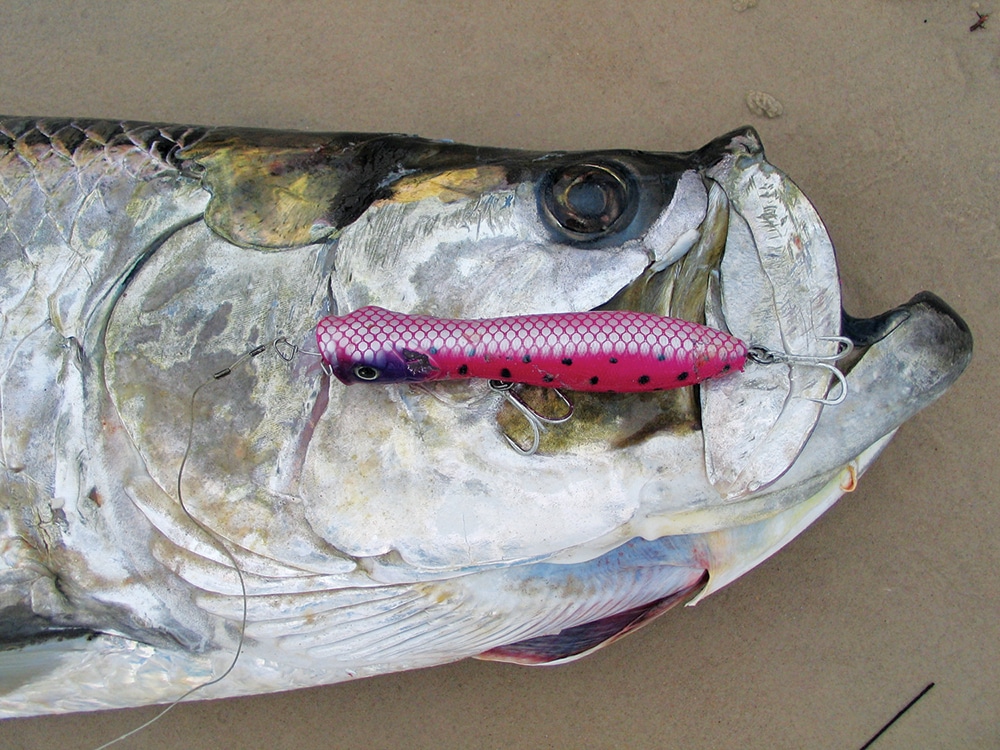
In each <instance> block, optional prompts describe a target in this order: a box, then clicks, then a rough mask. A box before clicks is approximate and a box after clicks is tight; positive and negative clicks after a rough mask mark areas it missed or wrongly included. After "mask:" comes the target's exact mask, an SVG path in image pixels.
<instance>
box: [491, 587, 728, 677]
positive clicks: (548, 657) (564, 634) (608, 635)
mask: <svg viewBox="0 0 1000 750" xmlns="http://www.w3.org/2000/svg"><path fill="white" fill-rule="evenodd" d="M708 578H709V575H708V571H707V570H706V571H705V573H704V574H703V575H702V577H701V578H700V579H698V581H696V582H695V583H693V584H691V585H690V586H686V587H685V588H683V589H681V590H679V591H676V592H674V593H673V594H670V595H669V596H665V597H662V598H660V599H657V600H655V601H652V602H649V603H648V604H642V605H640V606H638V607H632V608H631V609H627V610H625V611H624V612H619V613H618V614H614V615H611V616H609V617H602V618H601V619H599V620H594V621H593V622H588V623H584V624H583V625H576V626H574V627H571V628H566V629H565V630H561V631H560V632H558V633H556V634H554V635H543V636H539V637H537V638H529V639H527V640H524V641H518V642H517V643H511V644H508V645H506V646H498V647H497V648H491V649H490V650H489V651H484V652H483V653H482V654H479V656H477V657H475V658H477V659H483V660H485V661H504V662H510V663H512V664H523V665H528V666H540V665H546V666H549V665H553V664H565V663H567V662H570V661H575V660H577V659H580V658H583V657H584V656H587V655H588V654H591V653H593V652H594V651H597V650H598V649H601V648H604V647H605V646H607V645H608V644H610V643H614V642H615V641H617V640H618V639H620V638H624V637H625V636H626V635H628V634H629V633H634V632H635V631H636V630H638V629H639V628H641V627H643V626H644V625H648V624H649V623H650V622H652V621H653V620H655V619H656V618H657V617H659V616H660V615H662V614H663V613H664V612H666V611H667V610H669V609H672V608H673V607H675V606H677V605H678V604H682V603H684V602H687V601H689V600H691V599H692V598H693V597H694V596H696V595H697V594H698V593H699V592H700V591H701V590H702V589H703V588H705V585H706V584H707V583H708Z"/></svg>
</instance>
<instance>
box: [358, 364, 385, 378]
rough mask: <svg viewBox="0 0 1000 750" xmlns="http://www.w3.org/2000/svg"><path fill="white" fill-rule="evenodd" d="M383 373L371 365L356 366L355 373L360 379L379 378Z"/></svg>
mask: <svg viewBox="0 0 1000 750" xmlns="http://www.w3.org/2000/svg"><path fill="white" fill-rule="evenodd" d="M381 374H382V373H380V372H379V371H378V369H377V368H375V367H372V366H371V365H355V366H354V375H355V377H357V379H358V380H378V376H379V375H381Z"/></svg>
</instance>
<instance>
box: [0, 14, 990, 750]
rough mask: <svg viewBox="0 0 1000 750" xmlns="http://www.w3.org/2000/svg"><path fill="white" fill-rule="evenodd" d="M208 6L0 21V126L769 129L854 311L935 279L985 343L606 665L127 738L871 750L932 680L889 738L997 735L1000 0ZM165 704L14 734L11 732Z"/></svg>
mask: <svg viewBox="0 0 1000 750" xmlns="http://www.w3.org/2000/svg"><path fill="white" fill-rule="evenodd" d="M200 5H201V4H195V3H182V2H177V1H172V2H162V3H158V4H151V3H145V2H144V3H133V2H123V3H99V2H94V1H92V0H88V1H86V2H76V3H65V2H63V3H59V2H50V1H46V0H34V1H33V2H30V3H29V2H10V3H6V4H5V8H4V18H3V21H4V23H3V24H2V25H0V70H3V75H2V76H0V110H2V111H5V112H7V113H10V114H26V115H28V114H30V115H74V116H93V117H116V118H131V119H139V120H153V121H174V122H194V123H202V124H231V125H246V126H266V127H279V128H307V129H322V130H352V131H366V130H370V131H398V132H407V133H418V134H421V135H424V136H428V137H434V138H450V139H454V140H457V141H465V142H472V143H477V144H483V145H498V146H512V147H525V148H532V149H578V148H611V147H614V148H619V147H624V148H640V149H652V150H684V149H690V148H695V147H698V146H700V145H701V144H702V143H704V142H706V141H708V140H710V139H711V138H713V137H715V136H717V135H720V134H722V133H724V132H726V131H728V130H731V129H732V128H735V127H737V126H740V125H743V124H746V123H749V124H752V125H754V126H755V127H757V128H758V129H759V131H760V133H761V136H762V138H763V141H764V145H765V148H766V149H767V153H768V156H769V158H770V160H771V161H772V162H773V163H775V164H776V165H778V166H779V167H781V168H782V169H783V170H785V171H786V172H787V173H788V174H789V175H791V176H792V178H793V179H794V180H795V181H796V182H797V183H798V184H799V185H800V186H801V187H802V189H803V190H804V192H805V193H806V195H807V196H809V197H810V199H811V200H812V201H813V202H814V204H815V205H816V207H817V208H818V210H819V212H820V214H821V215H822V216H823V218H824V220H825V222H826V223H827V226H828V228H829V230H830V234H831V236H832V237H833V240H834V243H835V245H836V247H837V250H838V257H839V262H840V265H841V271H842V278H843V288H844V298H845V306H846V307H847V309H848V310H849V311H850V312H852V313H853V314H855V315H869V314H874V313H877V312H881V311H882V310H885V309H888V308H889V307H892V306H893V305H895V304H898V303H901V302H904V301H905V300H907V299H909V298H910V297H911V296H912V295H914V294H915V293H917V292H919V291H921V290H924V289H929V290H932V291H934V292H935V293H937V294H938V295H940V296H941V297H942V298H944V299H945V300H947V301H948V302H949V303H950V304H952V306H954V307H955V308H956V309H957V310H958V312H959V313H961V314H962V315H963V316H964V317H965V319H966V320H967V321H968V323H969V324H970V326H971V327H972V330H973V333H974V335H975V337H976V345H977V350H976V354H975V358H974V361H973V363H972V365H971V366H970V368H969V369H968V371H967V372H966V374H965V375H964V376H963V377H962V379H961V380H960V381H959V382H958V384H957V385H956V386H955V387H954V388H953V389H952V390H951V391H949V392H948V393H947V394H946V395H945V396H944V398H942V399H941V400H940V401H939V402H938V403H936V404H935V405H934V406H932V407H931V408H930V409H928V410H927V411H925V412H923V413H921V414H920V415H919V416H918V417H916V418H915V419H913V420H912V421H911V422H909V423H907V424H906V425H905V426H904V427H903V429H902V430H901V431H900V433H899V435H898V437H897V438H896V440H895V441H894V442H893V443H892V445H890V447H889V448H888V450H887V451H886V452H885V454H884V455H883V456H882V458H881V460H880V461H879V462H878V463H877V464H876V465H875V467H874V468H873V469H872V470H871V471H870V472H869V473H868V474H867V475H866V476H865V477H864V478H863V479H862V481H861V483H860V487H859V488H858V490H857V491H855V492H854V493H853V494H850V495H847V496H845V497H844V499H843V500H841V502H840V503H839V504H838V505H837V506H836V507H835V508H834V509H833V510H831V511H830V512H829V513H828V514H827V515H826V516H825V517H824V518H822V519H821V520H820V521H819V522H817V523H816V524H815V525H814V526H813V527H812V528H810V529H809V530H808V531H807V532H806V533H804V534H803V535H802V536H801V537H800V538H799V539H797V540H796V541H795V542H793V543H792V544H791V545H790V546H789V547H788V548H787V549H785V550H784V551H782V552H781V553H780V554H778V555H777V556H775V557H774V558H772V559H770V560H769V561H767V562H766V563H765V564H763V565H761V566H760V567H759V568H757V569H756V570H754V571H753V572H752V573H750V574H748V575H747V576H745V577H744V578H742V579H741V580H739V581H738V582H737V583H735V584H733V585H732V586H730V587H729V588H726V589H724V590H723V591H721V592H720V593H718V594H716V595H714V596H712V597H711V598H709V599H708V600H706V601H705V602H703V603H702V604H700V605H698V606H697V607H694V608H687V609H684V610H680V611H674V612H671V613H670V614H669V615H668V616H666V617H664V618H662V619H661V620H660V621H658V622H657V623H655V624H654V625H652V626H650V627H648V628H646V629H645V630H643V631H642V632H640V633H638V634H636V635H634V636H631V637H629V638H627V639H625V640H624V641H621V642H620V643H617V644H615V645H613V646H612V647H610V648H608V649H606V650H604V651H602V652H600V653H598V654H596V655H594V656H593V657H591V658H588V659H585V660H583V661H580V662H577V663H575V664H571V665H568V666H565V667H561V668H551V669H527V668H520V667H514V666H508V665H499V664H493V663H482V662H475V661H466V662H462V663H458V664H454V665H450V666H445V667H439V668H435V669H429V670H422V671H418V672H411V673H405V674H399V675H392V676H387V677H380V678H375V679H370V680H363V681H358V682H356V683H351V684H342V685H336V686H331V687H325V688H316V689H311V690H303V691H297V692H291V693H285V694H279V695H271V696H263V697H255V698H246V699H239V700H227V701H215V702H201V703H192V704H186V705H182V706H180V707H178V708H177V709H176V710H174V711H173V712H172V713H171V714H170V715H169V716H168V717H166V718H165V719H163V720H162V721H161V722H160V723H158V724H157V725H155V726H154V727H152V728H151V729H149V730H147V731H145V732H144V733H143V734H141V735H139V736H137V737H135V738H132V739H131V740H129V741H127V742H125V743H122V744H121V747H132V748H151V749H153V748H217V747H234V748H254V747H267V748H270V749H273V750H279V749H281V748H296V750H308V749H310V748H324V749H325V748H340V747H344V748H347V747H351V748H358V747H362V748H390V747H407V748H441V747H462V748H465V747H476V748H564V747H574V748H610V747H629V748H667V747H678V748H683V747H697V748H736V747H739V748H747V749H750V748H775V747H796V748H798V747H802V748H857V747H860V746H861V745H862V744H864V742H865V741H866V740H867V739H868V738H869V737H871V736H872V735H873V734H874V733H875V732H876V731H877V730H878V729H879V727H881V726H882V725H883V724H884V723H885V722H886V721H888V720H889V719H890V718H891V717H892V716H893V715H894V714H895V713H896V712H897V711H898V710H899V709H900V708H902V707H903V706H904V705H906V703H907V702H908V701H909V700H910V699H911V698H912V697H914V696H915V695H917V694H918V693H919V692H920V690H921V689H922V688H924V686H925V685H927V684H928V683H930V682H934V683H936V686H935V688H934V689H933V690H931V691H930V692H929V693H928V694H927V695H925V696H924V697H923V699H922V700H921V701H920V702H918V703H917V704H916V705H915V706H914V707H913V708H912V709H911V710H910V711H909V712H907V713H906V714H905V715H904V716H903V717H902V718H901V719H900V721H899V722H897V724H896V725H895V726H894V727H893V728H892V729H891V730H890V731H888V732H887V733H886V734H885V735H883V736H882V737H881V738H880V739H879V740H878V741H877V743H876V744H875V745H874V746H873V747H875V748H877V750H891V749H892V748H915V747H940V748H978V747H997V746H1000V646H998V644H1000V597H998V596H997V588H998V587H997V583H996V577H995V576H996V571H997V570H998V569H1000V541H998V540H1000V497H998V495H1000V490H998V487H1000V461H998V460H997V454H998V447H1000V441H998V425H1000V413H998V412H1000V387H998V386H1000V361H998V356H997V355H998V347H997V341H998V340H1000V330H998V329H1000V323H998V318H1000V316H998V314H997V299H998V296H1000V273H998V270H997V269H998V264H1000V231H998V229H1000V228H998V203H1000V138H998V132H1000V106H998V102H1000V6H996V7H995V8H994V7H990V4H989V3H983V4H982V5H983V7H982V8H980V11H981V12H988V11H990V10H997V16H996V17H995V19H991V20H990V21H988V22H987V23H986V24H985V27H984V28H982V29H979V30H976V31H974V32H970V31H969V27H970V25H971V24H972V23H973V22H974V21H975V20H976V14H975V12H974V11H973V9H972V7H971V6H970V4H969V3H965V2H930V1H925V0H910V1H908V2H903V1H901V0H899V1H894V2H893V1H890V2H885V1H883V2H874V1H863V0H842V1H841V2H837V3H811V4H809V5H808V7H807V6H806V4H804V3H795V2H792V1H791V0H759V2H758V3H756V5H755V7H749V8H747V9H746V10H744V11H742V12H737V11H736V10H735V4H734V3H732V2H731V1H730V0H706V1H704V2H699V3H664V2H634V3H628V4H621V3H612V2H596V1H595V2H587V3H584V2H579V3H570V2H551V3H530V4H529V3H495V2H471V3H462V4H460V3H454V4H448V3H438V2H424V3H398V4H397V3H368V4H364V5H362V4H359V3H349V2H326V3H282V4H275V3H266V2H263V1H262V0H251V1H250V2H245V3H222V2H220V3H216V4H205V5H208V6H209V7H208V8H207V9H202V8H200V7H199V6H200ZM740 5H752V4H751V3H740ZM751 92H758V93H762V94H764V95H766V96H757V95H751ZM748 95H750V98H749V102H750V105H752V107H751V106H750V105H748ZM775 104H780V109H781V114H780V115H779V116H775V117H770V116H769V114H776V112H775ZM109 689H113V688H109ZM154 713H155V709H137V710H129V711H116V712H105V713H97V714H89V715H71V716H59V717H46V718H35V719H26V720H15V721H7V722H2V723H0V746H2V747H9V748H60V750H70V749H72V748H88V747H94V746H97V745H99V744H101V743H102V742H105V741H107V740H109V739H111V738H113V737H114V736H116V735H117V734H120V733H122V732H124V731H127V730H129V729H131V728H133V727H134V726H136V725H137V724H139V723H141V722H142V721H144V720H145V719H147V718H149V717H151V716H152V715H153V714H154Z"/></svg>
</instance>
